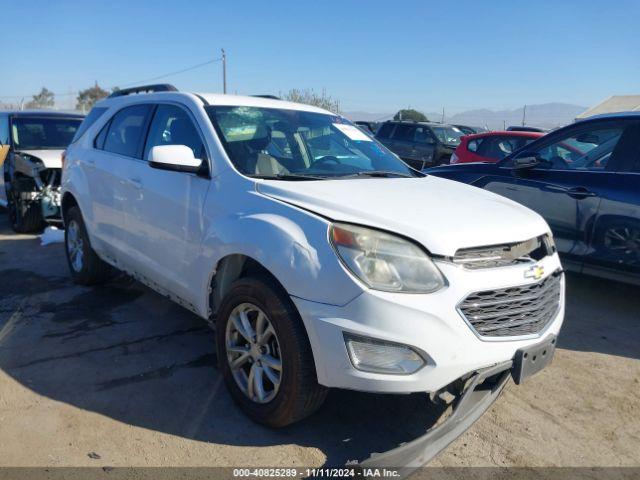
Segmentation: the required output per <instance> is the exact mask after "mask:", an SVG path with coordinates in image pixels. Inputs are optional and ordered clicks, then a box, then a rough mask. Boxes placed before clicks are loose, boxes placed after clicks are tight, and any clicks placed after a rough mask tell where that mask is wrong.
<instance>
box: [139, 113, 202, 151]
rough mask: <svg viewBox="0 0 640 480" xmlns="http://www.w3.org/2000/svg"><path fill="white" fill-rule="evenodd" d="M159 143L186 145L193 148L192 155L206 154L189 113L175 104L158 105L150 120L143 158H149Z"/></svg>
mask: <svg viewBox="0 0 640 480" xmlns="http://www.w3.org/2000/svg"><path fill="white" fill-rule="evenodd" d="M160 145H186V146H187V147H189V148H190V149H191V150H193V156H194V157H196V158H199V159H204V158H205V156H206V153H205V149H204V144H203V142H202V138H201V137H200V134H199V133H198V130H197V128H196V126H195V125H194V124H193V121H192V120H191V117H190V116H189V114H188V113H187V112H186V111H185V110H184V109H182V108H180V107H178V106H176V105H159V106H158V108H157V109H156V113H155V115H154V116H153V120H152V121H151V127H150V128H149V135H148V136H147V143H146V145H145V149H144V155H143V157H142V158H143V159H145V160H148V159H149V152H151V149H152V148H153V147H157V146H160Z"/></svg>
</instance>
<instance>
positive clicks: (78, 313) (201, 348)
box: [0, 214, 640, 467]
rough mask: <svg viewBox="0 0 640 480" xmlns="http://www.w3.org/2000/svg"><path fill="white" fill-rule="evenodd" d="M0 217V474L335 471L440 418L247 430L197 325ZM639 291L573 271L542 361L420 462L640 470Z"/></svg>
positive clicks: (371, 401) (370, 407) (355, 400)
mask: <svg viewBox="0 0 640 480" xmlns="http://www.w3.org/2000/svg"><path fill="white" fill-rule="evenodd" d="M0 215H1V218H2V219H1V220H0V466H31V467H55V466H73V467H76V466H105V465H108V466H116V467H117V466H137V467H142V466H249V465H252V466H265V465H268V466H322V465H325V466H339V465H342V464H344V462H345V461H347V460H356V459H363V458H365V457H367V456H368V454H369V453H370V452H374V451H385V450H388V449H390V448H393V447H394V446H396V445H397V444H398V443H401V442H405V441H408V440H411V439H412V438H415V437H416V436H418V435H420V434H421V433H422V432H424V430H425V428H427V427H429V426H430V425H432V424H433V423H434V421H435V419H436V417H437V415H438V413H439V412H437V411H435V410H434V408H433V407H429V405H428V404H427V402H426V401H425V396H424V395H411V396H382V395H367V394H361V393H355V392H346V391H332V392H331V393H330V395H329V398H328V401H327V403H326V404H325V406H324V407H323V408H322V410H321V411H320V412H318V413H317V414H316V415H314V416H313V417H312V418H310V419H308V420H306V421H304V422H302V423H300V424H298V425H295V426H292V427H289V428H285V429H282V430H277V431H275V430H269V429H266V428H263V427H260V426H257V425H255V424H253V423H252V422H250V421H249V420H247V419H246V418H245V417H244V416H243V415H242V413H241V412H240V411H239V410H238V409H237V408H236V407H235V406H234V404H233V403H232V402H231V400H230V398H229V396H228V395H227V392H226V390H225V388H224V385H223V384H222V382H221V378H220V376H219V374H218V372H217V370H216V369H215V367H214V363H215V349H214V341H213V337H212V334H211V332H210V331H209V330H208V329H207V328H206V327H205V326H204V325H203V323H202V322H201V321H200V320H199V319H198V318H197V317H195V316H194V315H192V314H191V313H189V312H187V311H185V310H183V309H182V308H180V307H178V306H177V305H174V304H172V303H171V302H169V301H168V300H165V299H164V298H162V297H160V296H158V295H156V294H155V293H153V292H151V291H150V290H148V289H147V288H145V287H143V286H141V285H140V284H139V283H136V282H134V281H131V280H129V279H127V278H126V277H121V278H120V279H118V280H117V281H113V282H111V283H110V284H108V285H106V286H103V287H98V288H81V287H78V286H75V285H73V284H72V283H71V281H70V279H69V277H68V275H67V267H66V263H65V260H64V252H63V247H62V245H61V244H52V245H48V246H44V247H43V246H40V244H39V240H38V239H37V237H34V236H27V235H15V234H13V233H12V232H11V231H10V230H9V228H8V225H7V222H6V220H5V216H4V215H3V214H0ZM639 298H640V288H637V287H631V286H627V285H623V284H619V283H614V282H608V281H604V280H599V279H595V278H589V277H580V276H574V275H570V276H569V277H568V308H567V317H566V321H565V325H564V328H563V331H562V332H561V337H560V339H559V349H558V350H557V352H556V357H555V359H554V361H553V364H552V365H551V366H550V367H549V368H547V369H546V370H544V371H543V372H541V373H540V374H538V375H537V376H535V377H534V378H532V379H530V380H529V381H528V382H526V383H525V384H524V385H522V386H519V387H518V386H515V385H513V384H509V385H508V387H507V389H506V391H505V393H504V394H503V395H502V397H501V398H500V399H498V401H497V402H496V404H494V406H493V407H492V408H491V410H490V411H489V412H487V413H486V414H485V416H484V417H483V418H482V419H481V420H480V421H479V422H477V423H476V424H475V425H474V426H473V427H472V428H471V429H470V430H469V431H468V432H467V433H466V434H464V435H463V436H461V437H460V438H459V439H457V440H456V441H455V442H454V443H453V444H452V445H451V446H450V447H449V448H448V449H447V450H445V451H444V452H443V453H441V454H440V456H438V457H437V458H436V459H434V460H433V461H432V462H431V466H447V467H452V466H453V467H462V466H501V467H503V466H524V467H543V466H560V467H567V466H571V467H576V466H585V467H593V466H636V467H640V308H639V306H640V300H639ZM92 457H93V458H92Z"/></svg>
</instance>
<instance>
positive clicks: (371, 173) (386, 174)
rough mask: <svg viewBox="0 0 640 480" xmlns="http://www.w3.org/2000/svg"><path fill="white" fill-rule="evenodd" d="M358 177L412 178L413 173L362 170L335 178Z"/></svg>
mask: <svg viewBox="0 0 640 480" xmlns="http://www.w3.org/2000/svg"><path fill="white" fill-rule="evenodd" d="M358 177H379V178H391V177H400V178H414V176H413V175H410V174H408V173H401V172H392V171H388V170H369V171H363V172H356V173H350V174H348V175H340V176H338V177H337V178H358Z"/></svg>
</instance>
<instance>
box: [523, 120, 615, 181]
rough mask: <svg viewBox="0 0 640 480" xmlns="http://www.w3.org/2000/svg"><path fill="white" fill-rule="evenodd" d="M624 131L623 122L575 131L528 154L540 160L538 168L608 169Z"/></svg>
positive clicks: (528, 151) (527, 151)
mask: <svg viewBox="0 0 640 480" xmlns="http://www.w3.org/2000/svg"><path fill="white" fill-rule="evenodd" d="M623 131H624V126H623V125H621V124H620V123H616V124H612V125H611V126H603V125H602V124H596V125H593V126H589V127H586V128H579V129H572V130H571V133H570V134H568V135H565V136H562V137H561V138H559V139H558V140H556V141H554V142H553V143H551V144H546V145H545V146H543V147H541V148H540V149H538V150H537V151H534V152H532V151H530V150H526V151H525V152H526V155H531V154H533V155H534V156H535V157H536V158H537V159H538V161H539V162H540V165H539V166H538V167H536V168H541V169H555V170H604V169H605V168H606V167H607V163H608V161H609V159H610V157H611V154H612V153H613V151H614V149H615V148H616V145H617V144H618V141H619V140H620V137H621V136H622V132H623Z"/></svg>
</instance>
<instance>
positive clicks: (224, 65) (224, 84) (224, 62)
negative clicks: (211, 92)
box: [220, 48, 227, 93]
mask: <svg viewBox="0 0 640 480" xmlns="http://www.w3.org/2000/svg"><path fill="white" fill-rule="evenodd" d="M220 50H222V93H227V54H226V53H225V52H224V48H221V49H220Z"/></svg>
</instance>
